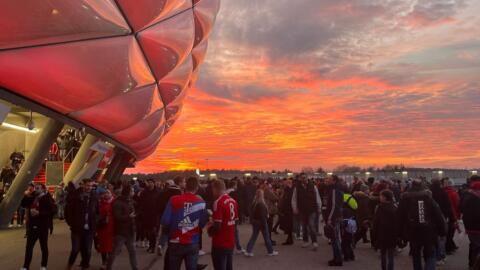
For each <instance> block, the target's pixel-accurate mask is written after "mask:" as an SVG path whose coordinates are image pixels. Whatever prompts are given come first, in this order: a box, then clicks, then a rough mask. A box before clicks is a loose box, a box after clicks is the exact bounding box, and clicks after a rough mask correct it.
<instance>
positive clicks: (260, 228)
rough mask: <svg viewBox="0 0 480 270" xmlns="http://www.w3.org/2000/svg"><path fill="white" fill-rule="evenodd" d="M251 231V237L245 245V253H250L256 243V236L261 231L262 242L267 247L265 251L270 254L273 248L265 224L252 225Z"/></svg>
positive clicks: (264, 222)
mask: <svg viewBox="0 0 480 270" xmlns="http://www.w3.org/2000/svg"><path fill="white" fill-rule="evenodd" d="M252 229H253V232H252V236H251V237H250V240H249V241H248V244H247V252H248V253H252V250H253V246H254V245H255V242H256V241H257V238H258V234H259V233H260V231H261V232H262V235H263V240H264V241H265V245H266V246H267V251H268V253H272V252H273V246H272V241H271V239H270V235H269V233H268V224H267V222H266V221H263V222H260V223H253V224H252Z"/></svg>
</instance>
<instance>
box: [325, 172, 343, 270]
mask: <svg viewBox="0 0 480 270" xmlns="http://www.w3.org/2000/svg"><path fill="white" fill-rule="evenodd" d="M341 182H342V180H341V179H340V178H338V176H336V175H333V176H332V177H328V178H327V180H326V181H325V183H326V185H327V188H328V191H327V194H328V195H327V209H326V213H327V216H326V218H327V219H326V221H325V223H326V224H325V232H326V233H325V235H326V236H327V237H328V238H330V241H331V244H332V250H333V259H332V260H330V261H329V262H328V265H329V266H342V265H343V258H342V247H341V246H342V240H341V223H342V221H343V192H342V190H341V184H342V183H341Z"/></svg>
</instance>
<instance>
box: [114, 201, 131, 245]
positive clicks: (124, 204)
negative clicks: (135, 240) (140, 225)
mask: <svg viewBox="0 0 480 270" xmlns="http://www.w3.org/2000/svg"><path fill="white" fill-rule="evenodd" d="M134 212H135V208H134V206H133V200H132V199H131V198H129V197H125V196H120V197H118V198H117V199H115V201H114V203H113V207H112V213H113V233H114V235H120V236H124V237H133V236H134V233H135V219H134V218H132V217H130V215H131V214H132V213H134Z"/></svg>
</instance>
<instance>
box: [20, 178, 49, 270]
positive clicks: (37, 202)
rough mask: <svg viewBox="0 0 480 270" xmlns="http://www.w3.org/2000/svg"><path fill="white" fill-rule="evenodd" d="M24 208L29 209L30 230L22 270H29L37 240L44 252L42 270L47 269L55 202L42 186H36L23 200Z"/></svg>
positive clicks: (28, 230)
mask: <svg viewBox="0 0 480 270" xmlns="http://www.w3.org/2000/svg"><path fill="white" fill-rule="evenodd" d="M22 207H24V208H26V209H27V214H28V223H27V226H28V229H27V246H26V248H25V261H24V264H23V268H22V270H27V269H29V267H30V263H31V262H32V255H33V248H34V247H35V243H36V242H37V240H39V242H40V248H41V250H42V262H41V268H40V269H41V270H46V269H47V263H48V231H50V233H52V231H53V222H52V219H53V215H55V212H56V206H55V201H54V200H53V198H52V196H50V194H49V193H48V192H47V191H46V188H45V186H44V185H42V184H35V188H34V190H33V191H32V192H30V193H28V194H26V196H25V198H24V199H23V200H22Z"/></svg>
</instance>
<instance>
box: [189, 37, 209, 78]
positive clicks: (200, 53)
mask: <svg viewBox="0 0 480 270" xmlns="http://www.w3.org/2000/svg"><path fill="white" fill-rule="evenodd" d="M207 50H208V40H204V41H203V42H202V43H200V44H198V45H197V46H195V47H194V48H193V50H192V57H193V70H194V71H196V70H198V68H199V67H200V65H201V64H202V63H203V60H205V55H206V54H207Z"/></svg>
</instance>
